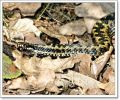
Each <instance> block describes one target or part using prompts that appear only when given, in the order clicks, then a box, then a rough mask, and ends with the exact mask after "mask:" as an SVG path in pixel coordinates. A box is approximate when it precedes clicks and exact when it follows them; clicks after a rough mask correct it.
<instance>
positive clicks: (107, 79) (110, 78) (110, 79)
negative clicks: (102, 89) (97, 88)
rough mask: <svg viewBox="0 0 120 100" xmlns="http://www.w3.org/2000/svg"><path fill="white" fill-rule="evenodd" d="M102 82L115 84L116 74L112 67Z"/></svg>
mask: <svg viewBox="0 0 120 100" xmlns="http://www.w3.org/2000/svg"><path fill="white" fill-rule="evenodd" d="M102 82H104V83H105V82H115V73H114V71H113V69H112V68H111V67H107V69H106V71H105V72H104V73H103V80H102Z"/></svg>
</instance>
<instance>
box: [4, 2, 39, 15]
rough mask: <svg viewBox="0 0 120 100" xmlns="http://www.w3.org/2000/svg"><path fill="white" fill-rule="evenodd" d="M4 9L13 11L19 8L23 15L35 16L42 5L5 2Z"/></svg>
mask: <svg viewBox="0 0 120 100" xmlns="http://www.w3.org/2000/svg"><path fill="white" fill-rule="evenodd" d="M3 7H5V8H7V9H9V10H13V9H16V8H19V9H20V10H21V13H22V15H24V16H33V15H34V14H35V12H36V11H37V10H38V9H39V8H40V7H41V3H35V2H32V3H27V2H24V3H23V2H22V3H20V2H10V3H9V2H4V3H3Z"/></svg>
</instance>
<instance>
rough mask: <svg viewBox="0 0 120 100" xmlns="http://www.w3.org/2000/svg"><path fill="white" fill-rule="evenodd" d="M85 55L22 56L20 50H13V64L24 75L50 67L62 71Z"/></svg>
mask: <svg viewBox="0 0 120 100" xmlns="http://www.w3.org/2000/svg"><path fill="white" fill-rule="evenodd" d="M85 55H87V54H79V55H75V56H73V57H69V58H65V59H60V58H57V59H51V58H50V57H45V58H42V59H40V58H38V57H35V56H34V57H31V58H29V57H23V56H22V53H21V52H19V51H17V50H15V51H13V56H14V57H15V58H16V60H15V61H14V64H15V65H16V67H18V68H19V69H21V70H22V71H23V72H24V73H25V74H26V75H33V74H35V73H39V70H43V69H51V70H53V71H55V72H62V71H63V70H64V69H68V68H72V67H73V66H74V64H75V63H77V62H80V61H82V59H83V57H84V56H85ZM86 57H87V56H86ZM89 58H90V57H89Z"/></svg>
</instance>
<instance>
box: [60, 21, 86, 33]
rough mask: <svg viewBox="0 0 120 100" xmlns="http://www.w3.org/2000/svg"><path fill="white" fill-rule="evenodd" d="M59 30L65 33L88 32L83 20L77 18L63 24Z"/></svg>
mask: <svg viewBox="0 0 120 100" xmlns="http://www.w3.org/2000/svg"><path fill="white" fill-rule="evenodd" d="M59 32H60V33H61V34H63V35H73V34H74V35H83V34H84V33H85V32H86V26H85V23H84V21H83V20H77V21H73V22H70V23H67V24H65V25H63V26H61V27H60V28H59Z"/></svg>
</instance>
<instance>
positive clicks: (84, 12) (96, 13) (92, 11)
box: [75, 3, 107, 33]
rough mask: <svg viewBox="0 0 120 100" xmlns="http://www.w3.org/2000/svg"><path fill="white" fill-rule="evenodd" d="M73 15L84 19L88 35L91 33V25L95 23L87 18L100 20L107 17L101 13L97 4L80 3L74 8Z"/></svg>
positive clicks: (101, 10)
mask: <svg viewBox="0 0 120 100" xmlns="http://www.w3.org/2000/svg"><path fill="white" fill-rule="evenodd" d="M75 13H76V15H78V16H79V17H85V18H84V21H85V24H86V26H87V29H88V33H91V30H92V28H93V25H94V24H95V23H96V21H97V20H95V19H91V18H88V17H93V18H96V19H100V18H102V17H103V16H105V15H107V14H106V13H105V12H103V9H102V7H101V6H100V5H99V4H98V3H82V4H81V5H79V6H77V7H76V8H75Z"/></svg>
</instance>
